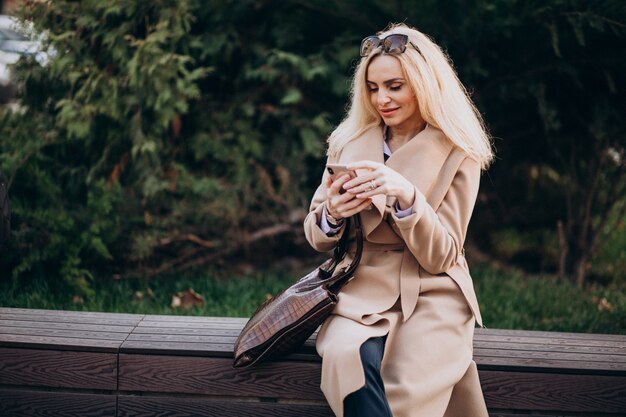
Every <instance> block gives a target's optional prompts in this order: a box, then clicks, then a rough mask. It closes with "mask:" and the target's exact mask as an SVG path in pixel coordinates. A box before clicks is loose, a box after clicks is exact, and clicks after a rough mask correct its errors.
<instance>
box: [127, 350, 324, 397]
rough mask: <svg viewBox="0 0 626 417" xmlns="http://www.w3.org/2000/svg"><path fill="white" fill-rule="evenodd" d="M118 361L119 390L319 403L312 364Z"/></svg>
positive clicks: (315, 366)
mask: <svg viewBox="0 0 626 417" xmlns="http://www.w3.org/2000/svg"><path fill="white" fill-rule="evenodd" d="M119 361H120V362H119V375H120V378H119V381H120V382H119V389H120V391H141V392H171V393H180V392H185V393H188V394H208V395H232V396H249V397H269V398H275V397H278V398H293V399H305V400H320V401H322V400H324V398H323V396H322V393H321V392H320V389H319V385H320V373H319V364H316V363H307V362H274V363H266V364H261V365H259V366H257V367H254V368H247V369H236V368H233V366H232V365H233V362H232V359H226V358H224V359H221V358H215V357H207V358H203V357H187V356H162V355H129V354H124V353H122V354H120V357H119Z"/></svg>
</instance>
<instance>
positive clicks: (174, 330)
mask: <svg viewBox="0 0 626 417" xmlns="http://www.w3.org/2000/svg"><path fill="white" fill-rule="evenodd" d="M132 332H133V334H168V335H176V334H182V335H200V336H202V335H204V336H231V337H234V338H237V336H239V333H241V329H240V328H237V329H212V328H207V327H205V328H199V329H198V328H190V327H187V328H180V327H147V326H137V327H135V329H133V330H132Z"/></svg>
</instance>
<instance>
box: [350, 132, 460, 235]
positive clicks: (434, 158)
mask: <svg viewBox="0 0 626 417" xmlns="http://www.w3.org/2000/svg"><path fill="white" fill-rule="evenodd" d="M451 148H452V145H451V144H450V142H449V141H448V140H447V139H446V137H445V136H444V134H443V132H441V131H440V130H439V129H436V128H434V127H431V126H430V125H428V126H427V127H426V129H424V130H422V131H421V132H420V133H418V134H417V135H416V136H415V137H413V138H412V139H411V140H410V141H408V142H407V143H406V144H404V145H403V146H402V147H400V148H399V149H397V150H396V151H395V152H394V153H393V154H392V155H391V156H390V157H389V159H388V160H387V163H386V164H387V166H388V167H390V168H392V169H393V170H395V171H397V172H399V173H400V174H402V175H403V176H404V177H405V178H406V179H407V180H409V181H410V182H411V183H412V184H413V185H414V186H415V187H416V188H417V189H418V190H419V191H421V192H422V194H424V196H426V198H428V195H429V193H430V191H431V189H432V187H433V185H434V184H435V180H436V179H437V175H438V174H439V171H440V169H441V166H442V165H443V163H444V162H445V160H446V158H447V156H448V154H449V152H450V149H451ZM362 160H367V161H374V162H380V163H383V161H384V159H383V126H375V127H372V128H370V129H368V130H366V131H365V132H363V134H362V135H361V136H360V137H358V138H357V139H355V140H353V141H351V142H350V143H348V144H347V145H346V146H345V147H344V149H343V151H342V152H341V156H340V158H339V162H340V163H344V164H347V163H350V162H356V161H362ZM372 203H373V204H372V210H365V211H363V212H362V213H361V219H362V221H363V229H364V232H365V236H368V235H370V234H371V233H372V231H374V229H376V228H377V227H378V225H379V224H380V223H381V221H382V220H383V218H384V215H385V205H386V203H387V199H386V198H385V196H382V195H380V196H376V197H374V199H373V201H372Z"/></svg>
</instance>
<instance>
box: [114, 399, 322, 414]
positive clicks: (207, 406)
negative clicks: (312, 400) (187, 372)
mask: <svg viewBox="0 0 626 417" xmlns="http://www.w3.org/2000/svg"><path fill="white" fill-rule="evenodd" d="M118 416H120V417H160V416H164V417H165V416H167V417H189V416H198V417H200V416H207V417H215V416H236V417H276V416H280V417H332V416H333V413H332V412H331V410H330V407H328V405H325V404H323V403H320V404H300V403H298V404H285V403H269V402H247V401H246V402H242V401H224V400H216V399H210V398H206V399H205V398H171V397H152V396H149V397H143V396H129V395H120V397H119V413H118Z"/></svg>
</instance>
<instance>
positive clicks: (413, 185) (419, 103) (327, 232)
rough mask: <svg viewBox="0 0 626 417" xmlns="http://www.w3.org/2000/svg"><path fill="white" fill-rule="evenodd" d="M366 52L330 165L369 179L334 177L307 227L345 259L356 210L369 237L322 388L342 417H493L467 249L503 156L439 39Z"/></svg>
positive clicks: (328, 349)
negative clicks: (483, 384)
mask: <svg viewBox="0 0 626 417" xmlns="http://www.w3.org/2000/svg"><path fill="white" fill-rule="evenodd" d="M361 57H362V58H361V61H360V63H359V65H358V67H357V69H356V72H355V75H354V80H353V83H352V91H351V105H350V108H349V110H348V114H347V116H346V118H345V119H344V121H343V122H342V123H341V124H340V125H339V126H338V127H337V128H336V129H335V131H334V132H333V133H332V134H331V136H330V139H329V150H328V162H329V163H340V164H348V168H349V169H351V170H355V171H356V173H357V176H356V177H355V178H350V176H348V175H343V176H341V177H339V178H335V180H334V181H333V180H332V179H331V178H330V177H329V175H328V174H327V173H325V174H324V177H323V179H322V183H321V185H320V186H319V188H318V189H317V191H316V193H315V195H314V197H313V200H312V203H311V211H310V213H309V215H308V216H307V217H306V219H305V221H304V227H305V234H306V237H307V239H308V241H309V242H310V244H311V245H312V246H313V247H314V248H315V249H316V250H318V251H328V250H331V249H332V248H333V246H334V245H335V243H336V242H337V241H338V240H339V238H340V237H341V234H342V232H343V230H344V225H345V219H346V218H348V217H350V216H352V215H353V214H356V213H360V214H361V219H362V222H363V231H364V236H365V244H364V252H363V256H362V259H361V263H360V264H359V267H358V269H357V270H356V272H355V274H354V279H353V280H352V281H350V282H349V283H348V284H347V285H346V286H344V288H343V289H342V290H341V292H340V294H339V300H338V304H337V306H336V308H335V310H334V312H333V314H332V315H331V316H330V318H329V319H328V320H327V321H326V322H325V323H324V325H323V326H322V328H321V330H320V332H319V334H318V337H317V350H318V352H319V354H320V355H321V356H322V358H323V360H322V383H321V387H322V391H323V392H324V394H325V396H326V398H327V400H328V402H329V404H330V406H331V408H332V409H333V411H334V412H335V414H336V415H337V416H347V417H351V416H392V415H393V416H394V417H405V416H407V417H408V416H411V417H439V416H446V417H450V416H459V417H460V416H463V417H483V416H487V410H486V407H485V403H484V400H483V396H482V391H481V388H480V383H479V380H478V373H477V371H476V364H475V363H474V362H473V360H472V338H473V332H474V330H473V329H474V326H475V323H478V324H479V325H482V322H481V317H480V312H479V309H478V302H477V300H476V296H475V294H474V289H473V284H472V280H471V277H470V275H469V270H468V267H467V263H466V262H465V258H464V250H463V243H464V240H465V234H466V231H467V226H468V223H469V219H470V216H471V213H472V210H473V207H474V203H475V200H476V196H477V193H478V186H479V180H480V172H481V169H485V168H486V167H487V166H488V165H489V163H490V162H491V160H492V158H493V154H492V150H491V144H490V140H489V137H488V136H487V134H486V132H485V129H484V127H483V124H482V119H481V117H480V114H479V113H478V111H477V110H476V108H475V107H474V105H473V104H472V102H471V100H470V99H469V97H468V95H467V92H466V91H465V89H464V88H463V86H462V85H461V83H460V81H459V80H458V78H457V76H456V74H455V72H454V70H453V69H452V67H451V64H450V62H449V61H448V59H447V57H446V55H445V54H444V53H443V52H442V51H441V49H440V48H439V47H438V46H437V45H435V44H434V43H433V42H432V41H431V40H430V39H429V38H428V37H427V36H426V35H424V34H422V33H420V32H419V31H417V30H415V29H413V28H410V27H408V26H406V25H403V24H400V25H393V26H391V27H390V28H389V29H388V30H386V31H384V32H381V33H379V34H378V35H377V36H370V37H368V38H365V39H364V40H363V42H362V44H361ZM459 154H460V155H461V158H460V159H459V161H460V162H459V163H458V164H456V165H454V168H453V169H454V171H452V173H451V174H450V173H448V174H446V173H445V171H446V170H450V163H448V162H449V161H450V159H451V158H452V155H459ZM445 177H449V179H448V180H445V179H444V178H445ZM446 181H447V182H446ZM442 187H444V189H443V192H441V190H440V189H441V188H442ZM435 194H440V195H441V198H440V200H441V201H440V202H439V201H436V200H437V197H435ZM444 196H445V197H444ZM344 262H345V263H349V262H350V256H348V257H347V258H346V259H345V261H344Z"/></svg>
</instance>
